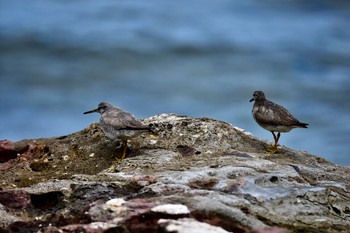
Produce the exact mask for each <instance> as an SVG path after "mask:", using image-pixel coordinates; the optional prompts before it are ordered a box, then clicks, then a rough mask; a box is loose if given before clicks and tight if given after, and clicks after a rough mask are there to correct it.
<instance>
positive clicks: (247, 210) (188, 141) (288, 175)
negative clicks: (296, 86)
mask: <svg viewBox="0 0 350 233" xmlns="http://www.w3.org/2000/svg"><path fill="white" fill-rule="evenodd" d="M143 123H144V124H146V125H150V126H151V127H152V129H153V131H154V133H153V134H143V135H142V136H140V137H138V138H135V139H133V140H131V141H130V142H129V148H130V150H128V155H127V158H126V159H125V160H123V161H122V162H121V163H115V162H114V157H115V156H116V155H118V154H120V153H121V151H120V148H118V143H117V142H112V141H110V140H108V139H107V138H106V137H105V136H104V134H103V132H102V131H101V130H100V128H99V126H98V125H97V124H92V125H90V126H89V127H88V128H86V129H84V130H82V131H80V132H77V133H73V134H71V135H67V136H62V137H56V138H44V139H35V140H23V141H20V142H16V143H14V145H13V146H12V145H11V147H9V146H8V145H9V143H8V142H6V143H4V144H6V148H12V149H7V150H6V153H7V154H8V153H11V154H16V153H17V154H18V156H17V158H13V159H10V160H6V161H5V160H4V161H5V162H3V163H0V172H1V174H0V175H1V177H2V180H1V185H2V190H1V191H2V192H0V203H1V200H7V199H6V198H2V197H1V195H2V194H3V195H4V194H6V195H9V194H11V193H12V194H21V195H23V196H24V197H30V198H29V199H28V200H29V203H28V202H27V199H25V201H24V202H23V203H24V204H20V205H18V206H19V207H20V208H13V205H12V207H11V205H10V204H8V202H6V201H4V202H3V203H1V205H0V207H1V208H0V211H1V213H3V214H4V215H2V220H3V221H2V224H1V225H0V227H1V228H2V229H3V230H5V231H8V232H15V231H16V230H18V229H28V232H38V231H39V232H42V233H44V232H76V231H82V230H84V231H85V232H111V231H115V232H145V231H147V232H204V230H205V229H208V230H207V232H276V233H277V232H348V229H350V168H349V167H341V166H337V165H335V164H332V163H330V162H328V161H326V160H324V159H323V158H320V157H317V156H314V155H311V154H309V153H307V152H305V151H295V150H292V149H289V148H286V147H281V148H280V150H281V153H280V154H275V155H270V154H266V153H265V150H264V145H265V144H266V142H265V141H262V140H259V139H257V138H255V137H254V136H252V135H251V134H249V133H247V132H245V131H244V130H242V129H239V128H237V127H234V126H232V125H230V124H228V123H226V122H221V121H217V120H214V119H208V118H190V117H186V116H178V115H174V114H161V115H157V116H153V117H150V118H148V119H144V120H143ZM0 146H1V143H0ZM11 150H13V151H11ZM0 156H1V153H0ZM14 196H15V195H14ZM17 196H18V195H17ZM18 198H21V196H18ZM19 203H20V202H19ZM15 206H16V205H15ZM189 226H193V229H197V231H192V230H193V229H190V228H188V227H189Z"/></svg>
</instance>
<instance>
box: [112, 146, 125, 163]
mask: <svg viewBox="0 0 350 233" xmlns="http://www.w3.org/2000/svg"><path fill="white" fill-rule="evenodd" d="M127 148H128V145H127V141H123V142H122V156H121V157H120V159H119V158H118V157H119V156H118V155H117V156H116V157H115V160H116V162H117V163H120V162H121V161H122V160H123V159H125V156H126V150H127Z"/></svg>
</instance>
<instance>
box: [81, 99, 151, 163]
mask: <svg viewBox="0 0 350 233" xmlns="http://www.w3.org/2000/svg"><path fill="white" fill-rule="evenodd" d="M93 112H98V113H100V114H101V118H100V122H99V124H100V127H101V128H102V130H103V132H104V133H105V135H106V136H107V137H108V138H110V139H112V140H116V139H119V140H121V141H122V143H123V152H122V156H121V160H123V159H124V158H125V155H126V150H127V141H128V139H132V138H134V137H137V136H139V135H141V134H142V133H145V132H147V131H151V130H150V128H149V127H148V126H146V125H144V124H142V122H141V121H140V120H138V119H137V118H136V117H134V116H133V115H132V114H131V113H129V112H126V111H124V110H122V109H120V108H118V107H116V106H113V105H112V104H110V103H107V102H102V103H100V104H99V105H98V107H97V108H96V109H93V110H90V111H87V112H84V114H89V113H93ZM117 160H118V159H117Z"/></svg>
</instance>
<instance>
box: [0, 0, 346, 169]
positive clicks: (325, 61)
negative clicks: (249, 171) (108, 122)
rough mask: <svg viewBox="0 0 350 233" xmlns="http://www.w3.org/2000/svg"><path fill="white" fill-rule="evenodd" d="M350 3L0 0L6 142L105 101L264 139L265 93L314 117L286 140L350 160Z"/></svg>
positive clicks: (68, 125) (60, 129) (57, 125)
mask: <svg viewBox="0 0 350 233" xmlns="http://www.w3.org/2000/svg"><path fill="white" fill-rule="evenodd" d="M349 22H350V4H349V3H348V1H345V0H344V1H341V0H337V1H326V0H319V1H303V0H298V1H274V0H269V1H263V2H261V1H258V0H249V1H231V0H218V1H184V0H181V1H164V0H152V1H138V2H136V1H112V0H108V1H93V0H84V1H62V0H55V1H54V0H51V1H47V0H31V1H20V0H11V1H6V0H0V52H1V57H0V72H1V73H0V74H1V75H0V82H1V85H0V122H1V125H0V139H9V140H14V141H17V140H21V139H24V138H38V137H50V136H57V135H65V134H69V133H72V132H75V131H78V130H80V129H83V128H85V127H86V126H88V125H89V124H90V123H92V122H94V121H97V120H98V117H99V116H98V115H89V116H85V115H82V112H84V111H86V110H89V109H92V108H94V107H96V106H97V104H98V103H99V102H101V101H109V102H111V103H113V104H115V105H119V106H120V107H122V108H124V109H125V110H128V111H130V112H132V113H134V114H135V115H136V116H137V117H140V118H143V117H148V116H151V115H155V114H159V113H170V112H173V113H178V114H186V115H190V116H193V117H202V116H206V117H212V118H216V119H220V120H224V121H227V122H230V123H232V124H234V125H236V126H238V127H241V128H244V129H246V130H247V131H250V132H252V133H253V134H255V135H256V136H258V137H260V138H264V139H269V140H271V139H272V136H271V134H270V132H267V131H265V130H263V129H262V128H260V127H259V126H258V125H257V124H256V123H255V122H254V120H253V118H252V116H251V107H252V103H249V102H248V101H249V99H250V98H251V96H252V92H253V91H254V90H258V89H260V90H264V91H265V94H266V95H267V97H268V98H269V99H271V100H273V101H275V102H277V103H279V104H282V105H284V106H285V107H286V108H288V109H289V110H290V111H291V112H292V113H293V114H294V115H295V116H296V117H297V118H299V119H300V120H301V121H303V122H307V123H309V124H310V127H309V129H295V130H293V131H291V132H290V133H288V134H283V135H282V137H281V140H280V143H281V144H283V145H286V146H288V147H291V148H294V149H300V150H307V151H309V152H311V153H314V154H316V155H319V156H323V157H325V158H326V159H328V160H331V161H333V162H335V163H338V164H343V165H350V155H349V152H348V150H349V142H350V125H349V123H348V122H349V119H350V104H349V101H347V97H348V94H349V91H350V30H348V24H349Z"/></svg>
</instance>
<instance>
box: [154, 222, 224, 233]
mask: <svg viewBox="0 0 350 233" xmlns="http://www.w3.org/2000/svg"><path fill="white" fill-rule="evenodd" d="M158 224H159V225H160V226H161V227H163V228H164V230H165V232H176V233H198V232H201V233H228V231H225V230H224V229H222V228H221V227H216V226H212V225H209V224H207V223H203V222H198V221H197V220H195V219H190V218H181V219H178V220H173V219H159V220H158Z"/></svg>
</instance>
